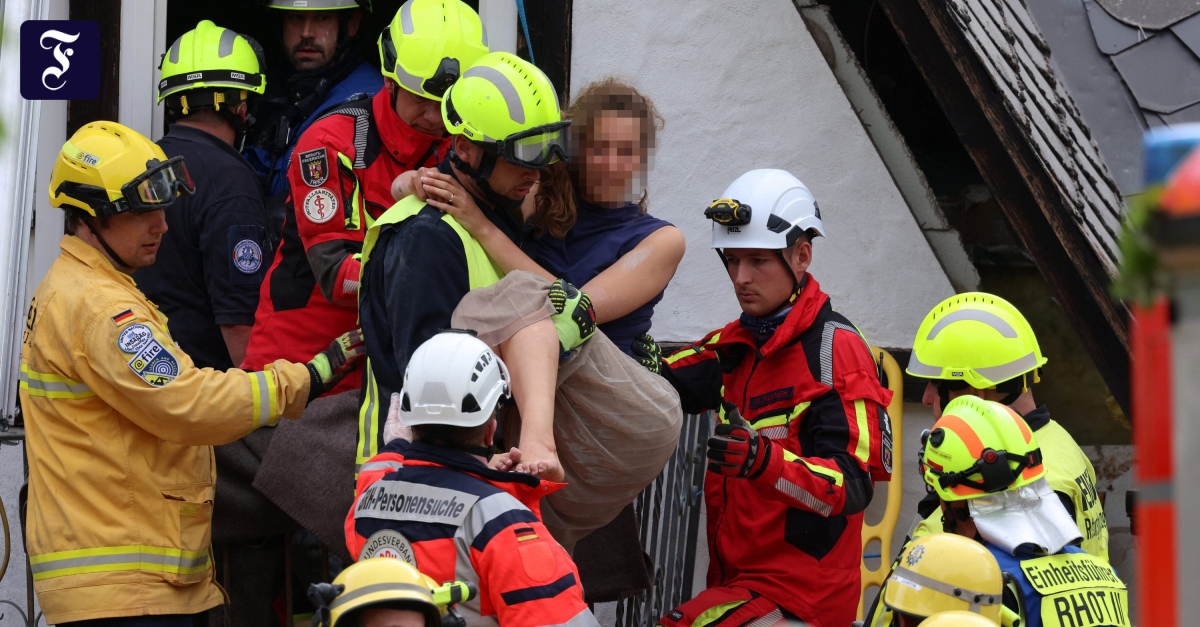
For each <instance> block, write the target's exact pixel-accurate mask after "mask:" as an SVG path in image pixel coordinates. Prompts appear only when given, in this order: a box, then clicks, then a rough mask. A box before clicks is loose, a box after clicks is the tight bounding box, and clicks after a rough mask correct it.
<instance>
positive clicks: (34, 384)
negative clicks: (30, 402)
mask: <svg viewBox="0 0 1200 627" xmlns="http://www.w3.org/2000/svg"><path fill="white" fill-rule="evenodd" d="M64 378H65V377H64ZM20 381H21V383H24V384H25V387H27V388H29V389H31V390H41V391H42V392H67V393H68V394H75V395H79V394H87V393H88V392H91V391H92V389H91V388H89V387H88V386H87V384H84V383H67V382H66V381H42V380H41V379H34V378H33V377H30V376H29V373H27V372H25V371H22V372H21V375H20Z"/></svg>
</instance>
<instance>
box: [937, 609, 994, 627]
mask: <svg viewBox="0 0 1200 627" xmlns="http://www.w3.org/2000/svg"><path fill="white" fill-rule="evenodd" d="M999 624H1000V623H999V622H996V621H992V620H988V619H986V618H984V617H982V616H980V615H978V614H972V613H970V612H942V613H940V614H935V615H933V616H930V617H929V618H927V619H925V620H924V621H921V627H995V625H999Z"/></svg>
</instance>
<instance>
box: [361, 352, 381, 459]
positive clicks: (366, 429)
mask: <svg viewBox="0 0 1200 627" xmlns="http://www.w3.org/2000/svg"><path fill="white" fill-rule="evenodd" d="M366 379H367V413H366V415H364V416H363V417H362V423H363V424H362V430H363V441H362V458H363V459H370V458H371V448H372V447H374V445H375V397H376V396H377V395H378V394H379V388H378V386H376V385H375V373H374V372H372V371H371V360H369V359H368V360H367V373H366Z"/></svg>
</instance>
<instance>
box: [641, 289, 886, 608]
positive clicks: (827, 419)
mask: <svg viewBox="0 0 1200 627" xmlns="http://www.w3.org/2000/svg"><path fill="white" fill-rule="evenodd" d="M664 361H665V363H666V365H667V366H668V368H666V369H664V370H665V372H666V374H665V376H666V377H667V379H668V380H670V381H671V382H672V384H673V385H674V386H675V388H676V389H677V390H678V391H679V393H680V398H681V400H682V401H683V408H684V411H685V412H688V413H695V412H699V411H703V410H708V409H718V408H719V407H720V406H721V401H722V400H724V401H727V402H731V403H733V404H734V405H736V406H737V408H738V410H739V411H740V412H741V415H742V416H743V418H745V420H746V421H747V422H748V423H750V425H751V426H752V427H754V428H755V429H756V430H757V431H758V433H759V434H760V435H761V436H762V437H767V438H770V439H771V442H772V444H773V445H775V446H774V447H773V448H775V449H776V450H778V449H779V448H782V449H783V453H782V454H776V455H773V456H772V459H771V461H770V463H769V465H768V466H767V469H766V470H765V472H763V473H762V474H760V475H759V476H757V477H755V478H754V479H739V478H725V477H722V476H721V475H718V474H715V473H711V472H710V473H708V474H707V476H706V477H705V486H704V492H705V505H706V507H707V518H708V549H709V555H710V556H711V559H710V562H709V569H708V585H709V587H716V586H738V587H743V588H748V589H750V590H753V591H755V592H757V593H759V594H762V595H763V596H766V597H767V598H769V599H771V600H772V601H774V602H775V603H777V604H778V605H780V606H782V607H783V608H784V609H786V610H787V611H789V612H791V613H793V614H795V615H797V616H799V617H800V618H802V619H803V620H805V621H806V622H807V623H808V624H809V625H813V626H814V627H841V626H842V625H849V624H850V623H851V621H853V620H854V616H855V611H856V609H857V607H858V594H859V581H860V577H859V562H860V561H861V558H862V521H863V514H862V512H863V510H864V509H865V508H866V506H867V504H868V503H870V501H871V496H872V493H873V481H874V480H879V481H886V480H888V479H889V478H890V476H891V468H892V454H891V427H890V424H889V423H888V419H887V414H886V412H885V410H884V409H883V408H884V407H886V405H887V403H888V402H889V401H890V400H891V397H892V393H891V392H890V391H889V390H887V389H885V388H884V387H882V386H881V385H880V382H879V374H878V369H877V367H876V365H875V362H874V360H873V359H872V357H871V353H870V350H869V348H868V345H867V343H866V341H865V340H864V339H863V337H862V336H861V335H860V334H859V333H858V331H857V329H855V328H854V326H853V325H852V324H850V322H849V321H848V320H847V319H846V318H845V317H843V316H842V315H840V314H838V313H837V312H835V311H834V310H833V308H832V306H831V305H830V302H829V297H828V296H827V295H826V294H825V293H824V292H822V291H821V289H820V286H819V285H818V284H817V281H816V280H815V279H813V278H812V276H811V275H806V276H805V282H804V285H803V287H802V289H801V291H800V293H799V295H798V297H797V299H796V302H795V303H794V305H793V307H792V310H791V311H790V312H789V313H788V315H787V316H786V318H785V319H784V321H783V322H782V323H781V324H780V326H779V327H778V328H777V329H776V330H775V332H774V334H773V335H771V336H770V338H769V339H768V340H767V341H766V342H765V343H764V344H763V345H762V346H761V347H759V346H757V345H756V343H755V341H754V338H753V336H752V335H751V333H750V332H749V331H748V330H747V329H745V328H744V327H743V326H742V325H741V323H740V322H736V321H735V322H732V323H730V324H729V325H727V326H725V328H723V329H720V330H718V331H714V332H713V333H711V334H709V335H708V336H707V337H705V338H704V339H703V340H701V341H700V342H697V343H696V344H694V345H692V346H690V347H687V348H684V349H682V350H680V351H679V352H676V353H675V354H673V355H671V356H670V357H668V358H666V359H665V360H664ZM721 419H722V420H724V419H725V418H724V415H723V412H722V416H721Z"/></svg>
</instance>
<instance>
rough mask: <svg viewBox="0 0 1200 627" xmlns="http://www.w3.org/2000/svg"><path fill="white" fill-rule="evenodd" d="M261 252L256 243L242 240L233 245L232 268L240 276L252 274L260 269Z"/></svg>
mask: <svg viewBox="0 0 1200 627" xmlns="http://www.w3.org/2000/svg"><path fill="white" fill-rule="evenodd" d="M262 261H263V252H262V247H261V246H259V245H258V242H256V241H254V240H252V239H244V240H241V241H239V242H238V243H236V244H234V245H233V267H235V268H237V270H238V272H241V273H242V274H254V273H256V272H258V270H259V268H261V267H262Z"/></svg>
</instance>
